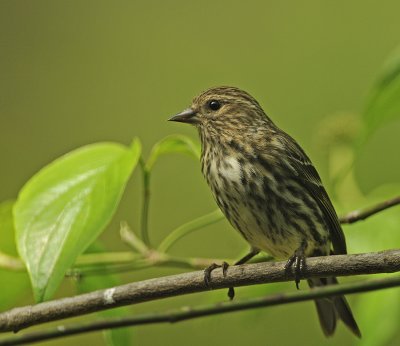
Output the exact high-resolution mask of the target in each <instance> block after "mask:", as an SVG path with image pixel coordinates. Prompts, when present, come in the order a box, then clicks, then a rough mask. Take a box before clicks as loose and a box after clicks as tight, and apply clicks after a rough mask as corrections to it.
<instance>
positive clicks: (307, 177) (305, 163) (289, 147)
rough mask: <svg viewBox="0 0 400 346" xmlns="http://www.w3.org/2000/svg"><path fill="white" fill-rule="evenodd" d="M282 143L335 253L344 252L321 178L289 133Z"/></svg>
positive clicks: (335, 217) (336, 219)
mask: <svg viewBox="0 0 400 346" xmlns="http://www.w3.org/2000/svg"><path fill="white" fill-rule="evenodd" d="M282 139H283V145H284V148H285V150H286V151H287V152H288V164H289V166H290V167H291V168H292V171H293V174H294V175H295V177H294V178H295V179H296V180H298V181H299V182H300V183H301V184H302V185H303V186H304V187H305V188H306V189H307V191H308V192H309V193H310V195H311V196H312V197H313V198H314V200H315V201H316V202H317V204H318V206H319V207H320V209H321V211H322V213H323V215H324V217H325V220H326V223H327V225H328V227H329V232H330V235H331V241H332V245H333V250H334V253H335V254H346V253H347V250H346V240H345V238H344V234H343V230H342V227H341V226H340V222H339V218H338V216H337V214H336V211H335V208H334V207H333V205H332V202H331V201H330V199H329V197H328V194H327V192H326V191H325V188H324V187H323V185H322V182H321V178H320V177H319V175H318V172H317V170H316V169H315V168H314V166H313V164H312V163H311V161H310V159H309V158H308V157H307V155H306V153H305V152H304V151H303V149H302V148H301V147H300V146H299V145H298V144H297V143H296V141H295V140H294V139H292V138H291V137H290V136H289V135H287V138H286V137H285V136H284V137H282Z"/></svg>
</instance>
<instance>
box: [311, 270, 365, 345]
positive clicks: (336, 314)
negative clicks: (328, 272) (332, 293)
mask: <svg viewBox="0 0 400 346" xmlns="http://www.w3.org/2000/svg"><path fill="white" fill-rule="evenodd" d="M307 282H308V285H309V286H310V287H311V288H313V287H318V286H326V285H331V284H337V283H338V281H337V279H336V278H335V277H330V278H318V279H317V278H315V279H308V280H307ZM315 305H316V306H317V311H318V317H319V322H320V324H321V327H322V330H323V332H324V334H325V335H326V336H331V335H333V333H334V332H335V329H336V322H337V320H338V319H340V320H342V321H343V323H344V324H345V325H346V326H347V327H349V329H350V330H351V331H352V332H353V333H354V334H355V335H356V336H358V337H359V338H361V332H360V329H359V328H358V326H357V322H356V320H355V319H354V317H353V313H352V312H351V309H350V306H349V304H348V303H347V301H346V298H345V297H344V296H336V297H329V298H322V299H316V300H315Z"/></svg>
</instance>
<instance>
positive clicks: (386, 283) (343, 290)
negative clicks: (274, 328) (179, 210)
mask: <svg viewBox="0 0 400 346" xmlns="http://www.w3.org/2000/svg"><path fill="white" fill-rule="evenodd" d="M396 286H400V276H395V277H391V278H385V279H375V280H364V281H358V282H352V283H347V284H341V285H331V286H324V287H316V288H313V289H311V290H308V291H294V292H289V293H281V294H276V295H271V296H267V297H262V298H252V299H247V300H242V301H240V300H236V301H233V302H224V303H219V304H210V305H205V306H201V307H190V308H189V307H184V308H181V309H179V310H173V311H170V312H164V313H152V314H142V315H138V316H135V317H125V318H112V319H106V320H102V321H93V322H90V323H83V324H82V323H79V324H73V325H61V326H58V327H57V328H56V329H50V330H45V331H39V332H34V333H28V334H24V335H20V336H14V337H10V338H6V339H3V340H1V339H0V345H3V346H5V345H22V344H27V343H33V342H38V341H43V340H49V339H55V338H60V337H66V336H71V335H77V334H82V333H88V332H94V331H99V330H104V329H113V328H121V327H128V326H137V325H144V324H146V325H147V324H156V323H176V322H180V321H185V320H190V319H194V318H199V317H204V316H212V315H219V314H224V313H228V312H235V311H243V310H249V309H257V308H263V307H268V306H274V305H282V304H289V303H296V302H302V301H307V300H311V299H315V298H326V297H331V296H337V295H342V294H353V293H361V292H369V291H373V290H379V289H385V288H391V287H396Z"/></svg>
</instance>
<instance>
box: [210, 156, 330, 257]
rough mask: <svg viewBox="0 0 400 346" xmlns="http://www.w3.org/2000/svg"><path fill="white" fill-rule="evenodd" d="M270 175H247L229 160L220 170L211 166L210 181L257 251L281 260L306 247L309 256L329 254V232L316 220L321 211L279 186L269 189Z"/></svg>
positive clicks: (227, 213) (230, 217) (231, 218)
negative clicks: (266, 185) (266, 186)
mask: <svg viewBox="0 0 400 346" xmlns="http://www.w3.org/2000/svg"><path fill="white" fill-rule="evenodd" d="M266 174H267V173H266V172H262V174H261V173H260V172H258V171H257V170H254V169H253V168H252V169H251V170H249V171H248V172H245V171H244V168H243V167H241V166H240V165H239V163H238V162H237V160H236V159H234V158H232V157H228V158H227V159H226V162H222V163H220V165H219V167H217V166H211V168H210V174H209V175H208V179H207V180H208V183H209V185H210V186H211V189H212V191H213V194H214V197H215V199H216V201H217V204H218V205H219V207H220V208H221V210H222V212H223V213H224V214H225V216H226V217H227V219H228V220H229V221H230V223H231V224H232V226H233V227H234V228H236V229H237V230H238V231H239V232H240V233H241V234H242V235H243V237H244V238H245V239H246V240H247V241H248V242H249V243H250V245H251V246H252V247H253V248H256V249H259V250H263V251H266V252H268V253H269V254H270V255H272V256H274V257H275V258H280V259H283V258H288V257H290V256H291V255H293V253H294V252H295V251H296V250H297V249H299V248H300V247H301V246H302V245H304V244H305V255H306V256H310V255H312V254H313V253H315V252H316V251H318V252H319V253H321V254H328V253H329V247H330V243H329V237H328V231H327V230H326V226H325V224H323V223H321V220H319V219H318V218H317V217H316V214H317V213H318V212H319V209H318V210H313V207H314V208H318V207H317V205H316V204H315V205H313V204H311V205H308V206H307V205H306V204H305V203H302V201H301V199H296V198H295V196H293V195H290V194H289V193H284V191H283V190H282V189H280V190H281V191H279V189H278V187H277V186H270V188H268V189H267V188H265V186H263V184H265V181H266V180H265V179H264V178H265V176H266ZM269 179H270V181H271V184H270V185H274V183H273V180H271V179H272V177H269ZM290 206H292V207H294V208H291V207H290Z"/></svg>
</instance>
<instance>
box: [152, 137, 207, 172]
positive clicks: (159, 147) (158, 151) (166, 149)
mask: <svg viewBox="0 0 400 346" xmlns="http://www.w3.org/2000/svg"><path fill="white" fill-rule="evenodd" d="M169 153H184V154H188V155H190V156H192V157H194V158H196V159H199V158H200V145H199V143H196V142H194V141H193V140H192V139H190V138H189V137H186V136H183V135H171V136H168V137H165V138H163V139H162V140H161V141H159V142H157V143H156V144H154V146H153V148H152V150H151V153H150V156H149V159H148V160H147V162H146V169H147V171H150V170H151V169H152V168H153V166H154V163H155V162H156V161H157V159H158V158H159V156H160V155H164V154H169Z"/></svg>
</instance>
